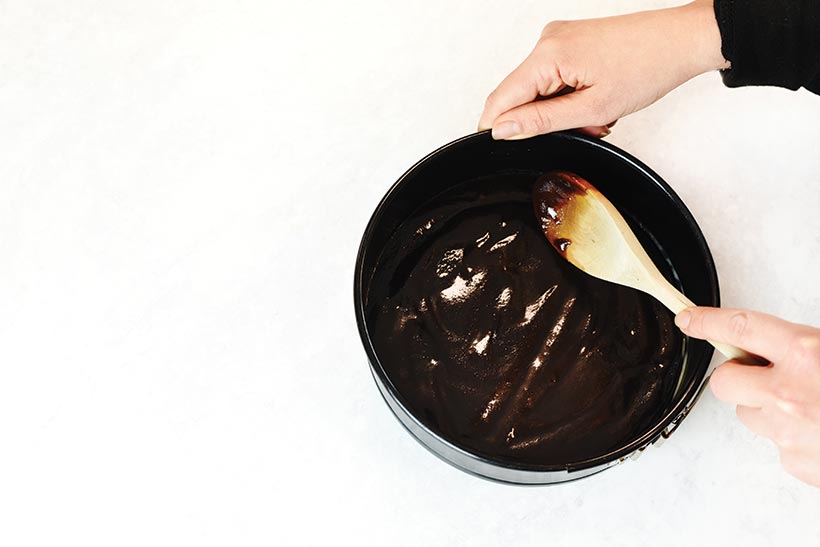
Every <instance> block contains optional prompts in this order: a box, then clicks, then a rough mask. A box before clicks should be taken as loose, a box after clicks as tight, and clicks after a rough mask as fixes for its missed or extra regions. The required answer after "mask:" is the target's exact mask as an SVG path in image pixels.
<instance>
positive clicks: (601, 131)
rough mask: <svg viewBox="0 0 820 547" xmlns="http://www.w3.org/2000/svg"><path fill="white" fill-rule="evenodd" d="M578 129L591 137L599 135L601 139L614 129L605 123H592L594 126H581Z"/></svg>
mask: <svg viewBox="0 0 820 547" xmlns="http://www.w3.org/2000/svg"><path fill="white" fill-rule="evenodd" d="M578 131H580V132H581V133H583V134H585V135H589V136H590V137H597V138H599V139H603V138H604V137H606V136H607V135H609V134H610V133H612V130H610V129H609V127H607V126H605V125H592V126H588V127H579V128H578Z"/></svg>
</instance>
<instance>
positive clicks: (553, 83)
mask: <svg viewBox="0 0 820 547" xmlns="http://www.w3.org/2000/svg"><path fill="white" fill-rule="evenodd" d="M562 87H564V83H563V82H562V81H561V79H560V78H558V77H557V73H556V74H555V75H549V74H547V75H543V71H542V70H540V67H539V66H538V62H537V61H536V60H535V58H534V57H533V55H530V56H529V57H527V58H526V59H524V62H522V63H521V64H520V65H518V67H517V68H516V69H515V70H513V71H512V72H511V73H510V74H509V75H508V76H507V77H506V78H504V80H502V81H501V83H500V84H498V87H496V88H495V90H494V91H493V92H492V93H490V95H489V96H488V97H487V101H486V103H485V104H484V112H482V114H481V119H480V120H479V122H478V129H479V131H482V130H484V129H490V128H491V127H492V126H493V122H494V121H495V119H496V118H498V116H499V115H501V114H503V113H504V112H506V111H508V110H511V109H513V108H515V107H517V106H521V105H522V104H526V103H529V102H531V101H534V100H535V99H536V98H538V97H539V96H542V95H552V94H553V93H555V92H556V91H559V90H560V89H561V88H562Z"/></svg>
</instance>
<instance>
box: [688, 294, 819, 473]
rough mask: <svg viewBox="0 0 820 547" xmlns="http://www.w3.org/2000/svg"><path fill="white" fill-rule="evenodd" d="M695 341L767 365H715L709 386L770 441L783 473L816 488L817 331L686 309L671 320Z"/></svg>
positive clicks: (745, 314)
mask: <svg viewBox="0 0 820 547" xmlns="http://www.w3.org/2000/svg"><path fill="white" fill-rule="evenodd" d="M675 322H676V323H677V324H678V326H679V327H680V328H681V330H682V331H683V332H684V333H686V334H688V335H689V336H694V337H695V338H702V339H709V340H716V341H718V342H724V343H727V344H732V345H733V346H736V347H739V348H743V349H745V350H748V351H750V352H752V353H756V354H757V355H761V356H763V357H765V358H766V359H768V360H770V361H771V363H772V364H770V365H769V366H768V367H759V366H750V365H744V364H742V363H736V362H734V361H729V362H726V363H724V364H722V365H720V366H719V367H718V368H717V369H716V370H715V372H714V373H713V374H712V379H711V380H710V382H709V384H710V385H711V386H712V392H713V393H714V394H715V396H716V397H717V398H718V399H721V400H723V401H727V402H730V403H732V404H735V405H737V415H738V418H740V421H741V422H743V423H744V424H745V425H746V427H748V428H749V429H751V430H752V431H754V432H755V433H757V434H758V435H760V436H762V437H767V438H769V439H771V440H772V441H774V443H775V444H776V445H777V446H778V448H779V449H780V461H781V462H782V464H783V467H784V468H785V469H786V471H787V472H789V473H791V474H792V475H794V476H795V477H797V478H798V479H800V480H802V481H804V482H806V483H808V484H811V485H814V486H818V487H820V329H818V328H815V327H810V326H808V325H798V324H796V323H789V322H788V321H784V320H783V319H779V318H777V317H773V316H771V315H766V314H765V313H758V312H753V311H748V310H730V309H725V308H705V307H695V308H688V309H686V310H684V311H682V312H681V313H679V314H678V316H677V317H676V318H675Z"/></svg>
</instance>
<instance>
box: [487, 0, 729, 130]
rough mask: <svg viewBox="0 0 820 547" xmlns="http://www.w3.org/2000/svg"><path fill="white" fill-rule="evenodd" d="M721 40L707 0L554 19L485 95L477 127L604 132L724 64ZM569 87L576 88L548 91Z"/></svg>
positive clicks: (722, 66) (725, 66)
mask: <svg viewBox="0 0 820 547" xmlns="http://www.w3.org/2000/svg"><path fill="white" fill-rule="evenodd" d="M720 46H721V40H720V32H719V31H718V26H717V22H716V20H715V13H714V8H713V6H712V1H711V0H697V1H695V2H693V3H691V4H688V5H685V6H680V7H676V8H669V9H662V10H656V11H645V12H639V13H633V14H630V15H622V16H618V17H607V18H603V19H589V20H583V21H555V22H552V23H550V24H548V25H547V26H546V27H545V28H544V31H543V32H542V33H541V39H540V40H539V41H538V43H537V44H536V46H535V49H533V51H532V53H530V55H529V56H528V57H527V58H526V59H525V60H524V62H523V63H521V65H520V66H519V67H518V68H516V69H515V70H514V71H513V72H512V73H511V74H510V75H509V76H507V77H506V78H505V79H504V81H502V82H501V84H500V85H499V86H498V87H497V88H496V90H495V91H493V92H492V93H491V94H490V96H489V97H488V98H487V103H486V105H485V107H484V112H483V114H482V115H481V120H480V121H479V124H478V128H479V130H483V129H490V128H492V130H493V138H495V139H513V138H515V139H520V138H526V137H531V136H534V135H540V134H543V133H549V132H552V131H559V130H562V129H574V128H582V129H583V130H584V131H585V132H587V133H590V134H592V135H594V136H605V135H606V134H608V133H609V130H608V126H611V125H612V124H613V123H614V122H615V121H616V120H617V119H618V118H621V117H622V116H625V115H627V114H630V113H632V112H635V111H637V110H640V109H642V108H644V107H646V106H649V105H650V104H652V103H653V102H655V101H657V100H658V99H660V98H661V97H663V96H664V95H665V94H667V93H668V92H669V91H671V90H672V89H674V88H676V87H677V86H679V85H680V84H682V83H684V82H686V81H687V80H689V79H690V78H693V77H695V76H697V75H698V74H701V73H703V72H708V71H711V70H717V69H721V68H728V63H727V62H726V60H724V59H723V55H722V54H721V52H720ZM566 88H572V89H574V91H572V92H571V93H565V94H562V95H559V96H555V97H552V98H549V97H551V96H553V95H556V94H557V93H559V92H561V91H566V90H567V89H566ZM544 97H546V99H543V100H538V99H542V98H544Z"/></svg>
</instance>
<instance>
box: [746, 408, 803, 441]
mask: <svg viewBox="0 0 820 547" xmlns="http://www.w3.org/2000/svg"><path fill="white" fill-rule="evenodd" d="M737 417H738V419H739V420H740V422H741V423H742V424H743V425H745V426H746V427H747V428H749V430H750V431H751V432H752V433H754V434H755V435H760V436H761V437H766V438H767V439H771V440H772V441H774V442H775V443H777V444H778V445H779V446H781V447H783V448H786V447H788V446H791V444H792V442H791V437H789V434H788V433H786V431H787V430H788V429H790V428H789V425H788V423H787V420H784V419H783V418H784V417H783V416H782V414H777V413H774V414H773V413H771V412H767V411H765V410H764V409H762V408H754V407H750V406H743V405H738V407H737Z"/></svg>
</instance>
